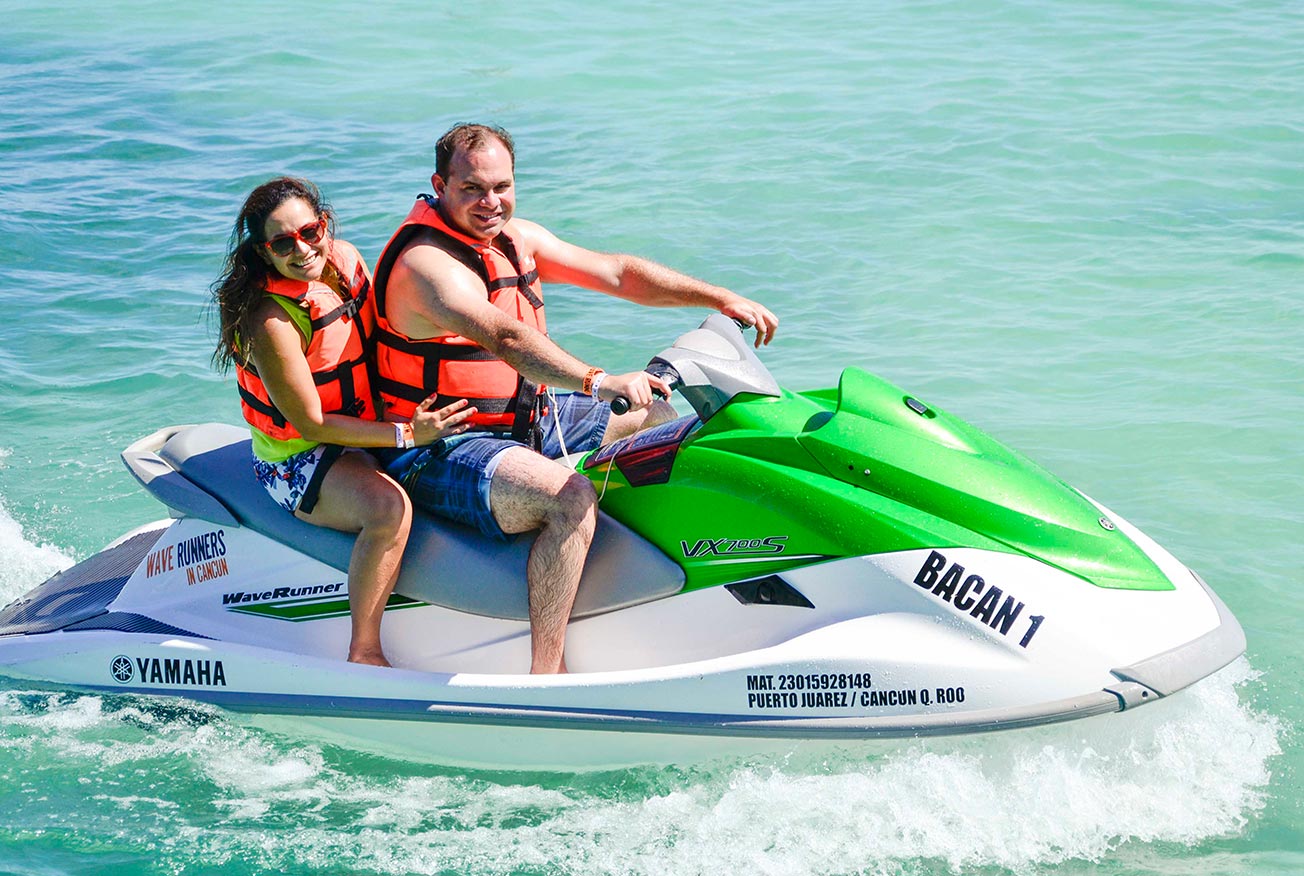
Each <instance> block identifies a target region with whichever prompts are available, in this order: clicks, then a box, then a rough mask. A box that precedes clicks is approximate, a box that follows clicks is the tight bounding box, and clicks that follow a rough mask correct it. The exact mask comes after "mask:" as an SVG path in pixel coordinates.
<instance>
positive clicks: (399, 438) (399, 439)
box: [394, 423, 403, 448]
mask: <svg viewBox="0 0 1304 876" xmlns="http://www.w3.org/2000/svg"><path fill="white" fill-rule="evenodd" d="M394 446H395V447H400V448H401V447H402V446H403V424H402V423H395V424H394Z"/></svg>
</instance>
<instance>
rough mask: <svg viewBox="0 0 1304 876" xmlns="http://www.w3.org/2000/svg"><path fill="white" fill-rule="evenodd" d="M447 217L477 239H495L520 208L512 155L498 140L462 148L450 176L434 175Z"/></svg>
mask: <svg viewBox="0 0 1304 876" xmlns="http://www.w3.org/2000/svg"><path fill="white" fill-rule="evenodd" d="M431 182H433V183H434V186H435V194H436V195H438V196H439V203H440V204H441V206H442V210H443V213H444V218H445V219H447V220H448V222H449V224H451V225H452V226H453V227H454V228H456V229H457V230H458V231H461V232H462V233H463V234H466V235H468V236H470V237H474V238H475V239H476V240H483V241H485V242H488V241H491V240H493V239H494V238H495V237H497V236H498V234H499V232H501V231H502V230H503V226H504V225H506V224H507V220H508V219H511V218H512V212H513V211H514V210H515V209H516V181H515V179H514V178H513V176H512V157H511V155H509V154H508V152H507V149H506V148H505V147H504V146H503V145H502V144H501V143H498V142H496V141H495V142H492V143H490V144H489V145H487V146H484V147H483V148H481V149H476V150H475V151H473V152H467V151H466V150H465V149H458V150H457V151H456V152H454V153H453V157H452V160H450V161H449V162H448V179H444V178H443V177H441V176H440V175H439V174H435V175H434V176H433V177H432V178H431Z"/></svg>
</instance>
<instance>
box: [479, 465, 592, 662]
mask: <svg viewBox="0 0 1304 876" xmlns="http://www.w3.org/2000/svg"><path fill="white" fill-rule="evenodd" d="M489 508H490V510H491V511H492V512H493V515H494V519H495V520H497V521H498V525H499V526H501V527H502V530H503V532H506V533H509V534H510V533H517V532H528V531H529V530H532V529H537V530H539V534H538V536H537V537H536V538H535V540H534V547H533V548H531V549H530V559H529V562H528V565H527V566H526V579H527V584H528V587H529V596H530V655H531V664H530V671H531V672H538V673H547V672H565V671H566V657H565V644H566V624H567V622H568V621H569V620H570V613H571V608H572V606H573V605H574V604H575V592H576V591H577V590H578V589H579V586H580V573H581V572H583V570H584V561H585V559H587V557H588V553H589V544H590V543H591V542H592V541H593V528H594V526H595V525H596V524H597V496H596V494H595V493H594V490H593V484H592V483H591V482H590V481H589V479H588V478H586V477H584V476H583V475H581V474H577V473H576V472H574V471H572V470H570V469H568V468H566V467H565V466H563V465H561V464H559V463H556V462H554V461H552V460H551V459H546V458H544V457H542V456H540V455H539V454H537V453H535V452H533V451H531V450H527V449H525V448H524V447H513V448H511V449H509V450H507V451H505V452H504V453H503V454H502V457H501V458H500V460H499V461H498V465H497V468H496V469H495V470H494V474H493V479H492V481H491V482H490V486H489Z"/></svg>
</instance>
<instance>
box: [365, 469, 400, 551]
mask: <svg viewBox="0 0 1304 876" xmlns="http://www.w3.org/2000/svg"><path fill="white" fill-rule="evenodd" d="M359 499H360V500H361V501H360V502H359V505H360V506H361V507H360V511H361V514H362V526H363V528H364V529H384V530H390V531H393V532H395V533H401V534H403V535H405V536H406V535H407V533H408V530H410V529H411V527H412V500H411V499H409V498H408V494H407V493H405V492H404V491H403V488H402V487H400V486H399V485H398V484H396V483H394V481H392V480H390V479H389V478H388V477H386V476H384V475H383V474H380V473H379V472H377V473H376V477H375V478H374V479H372V480H371V482H370V483H368V485H367V488H366V490H365V491H363V494H362V495H361V496H360V497H359Z"/></svg>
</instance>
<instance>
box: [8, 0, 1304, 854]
mask: <svg viewBox="0 0 1304 876" xmlns="http://www.w3.org/2000/svg"><path fill="white" fill-rule="evenodd" d="M0 13H2V14H3V21H4V27H3V30H2V32H0V240H2V241H3V244H4V245H3V249H0V269H3V276H4V282H3V284H2V285H0V303H3V305H4V308H3V309H4V313H3V316H0V399H3V404H2V405H0V602H4V601H7V600H8V599H10V598H13V597H16V596H18V595H20V594H21V593H23V592H24V591H25V590H27V589H28V588H29V587H31V586H33V585H34V584H36V583H38V582H39V581H41V580H42V579H43V578H44V577H45V576H47V575H48V574H50V573H51V572H52V571H54V570H56V569H58V568H60V567H62V566H64V565H67V564H69V563H71V562H72V561H74V560H76V559H80V558H82V557H84V556H87V555H89V554H90V553H93V552H94V551H96V550H98V549H99V547H101V546H102V545H103V544H104V543H106V542H107V541H109V540H110V539H112V538H113V537H115V536H116V535H118V534H119V533H120V532H122V531H124V530H126V529H128V528H130V527H133V526H135V525H137V524H139V523H142V522H145V521H148V520H151V519H154V518H156V517H158V516H160V514H161V513H162V512H161V508H160V507H159V506H158V505H156V504H155V503H154V502H153V501H152V500H150V499H148V498H147V497H146V496H144V495H143V494H142V493H141V492H140V491H139V490H138V489H137V488H136V486H135V482H134V481H133V480H132V479H131V478H130V477H129V476H128V475H127V474H126V472H125V470H124V469H123V468H122V466H121V463H120V462H119V461H118V458H117V454H118V451H119V450H120V449H121V448H122V447H123V446H125V445H126V444H127V443H129V442H130V441H131V440H133V439H135V438H137V437H139V436H141V435H143V434H145V433H148V432H150V431H153V430H154V429H156V428H159V427H161V426H164V425H168V424H171V423H178V422H197V421H203V420H211V419H220V420H226V421H229V422H237V421H238V411H237V408H236V404H235V400H234V399H235V393H234V390H233V384H232V381H231V380H230V379H229V378H224V377H222V376H220V375H217V374H215V373H213V372H212V371H211V370H210V369H209V367H208V358H209V355H210V352H211V349H212V336H211V333H210V332H209V330H208V326H207V322H206V317H205V311H204V305H205V302H206V299H207V291H206V290H207V286H208V283H209V282H210V281H211V279H212V278H213V276H214V275H215V274H216V272H217V270H218V267H219V261H220V258H221V254H222V251H223V247H224V242H225V237H226V234H227V233H228V231H229V223H230V222H231V220H232V219H233V218H234V214H235V211H236V209H237V207H238V205H239V202H240V200H241V198H242V197H243V195H244V194H245V193H246V192H247V190H248V189H249V188H251V187H252V186H253V185H254V184H256V183H257V182H260V181H262V180H263V179H265V178H267V177H269V176H271V175H274V174H277V173H282V172H292V173H296V174H302V175H306V176H308V177H311V178H312V179H314V180H315V181H317V182H318V183H319V184H320V185H322V187H323V188H324V189H325V191H326V193H327V194H328V195H329V196H330V198H331V199H332V200H333V202H334V204H335V206H336V208H337V210H338V212H339V214H340V217H341V226H342V231H343V233H344V235H345V236H346V237H348V238H349V239H351V240H352V241H353V242H354V243H355V244H357V246H358V247H359V248H360V249H361V250H362V252H363V253H364V254H366V255H367V256H368V258H370V259H374V257H375V254H376V253H377V252H378V250H379V247H380V245H381V244H382V243H383V242H384V240H385V239H386V238H387V237H388V235H389V233H390V232H391V231H392V229H393V226H394V225H395V224H396V222H397V221H398V219H399V218H401V216H402V214H403V213H404V212H405V211H406V209H407V205H408V203H409V202H410V200H411V198H412V196H413V195H414V194H416V193H417V192H419V191H422V190H425V189H426V187H427V186H428V183H427V179H428V176H429V173H430V170H431V167H430V165H431V163H432V151H433V148H432V147H433V141H434V139H435V138H436V137H437V136H438V135H439V134H440V133H442V131H443V130H444V129H446V128H447V127H448V126H449V125H450V124H452V123H453V122H455V121H459V120H463V119H479V120H490V121H494V122H498V123H501V124H503V125H505V126H506V127H508V128H509V129H510V130H512V131H513V133H514V134H515V135H516V138H517V143H518V156H519V162H520V166H519V176H518V182H519V188H520V195H519V212H520V214H521V215H523V216H526V217H528V218H533V219H536V220H538V221H541V222H542V223H544V224H545V225H547V226H548V227H550V228H552V229H553V230H554V231H556V232H558V233H559V234H561V235H562V236H563V237H566V238H568V239H570V240H573V241H575V242H577V243H580V244H583V245H587V246H590V247H593V248H598V249H611V250H628V251H634V252H638V253H641V254H644V255H648V256H651V257H653V258H656V259H658V260H661V261H664V262H666V263H669V264H671V265H673V266H675V267H678V268H681V269H683V270H686V271H688V272H690V273H694V274H697V275H699V276H703V277H706V278H708V279H711V280H714V281H716V282H719V283H722V284H724V285H728V286H730V287H731V288H734V289H736V290H737V291H739V292H742V293H744V294H747V295H751V296H754V297H756V298H759V299H761V300H763V301H765V302H766V303H767V304H769V305H770V306H771V307H772V308H773V309H774V310H775V311H776V312H778V313H779V314H780V316H781V317H782V319H783V326H782V328H781V331H780V336H779V338H778V340H777V341H776V343H775V344H774V345H773V346H772V347H771V348H769V349H768V350H767V351H766V352H765V354H764V357H765V361H766V363H767V364H768V365H769V366H770V367H771V368H772V370H773V371H774V372H775V374H776V375H777V376H778V377H779V379H780V381H781V382H783V383H784V384H785V385H788V386H792V387H794V388H808V387H814V386H821V385H830V384H832V383H834V382H835V381H836V377H837V373H838V371H839V369H840V368H841V367H842V366H844V365H849V364H856V365H859V366H861V367H865V368H868V369H870V370H872V371H876V372H878V373H880V374H882V375H883V376H885V377H887V378H888V379H890V380H892V381H893V382H895V383H898V384H901V385H904V386H907V387H909V388H910V389H911V390H912V391H914V392H915V393H916V394H918V395H920V396H921V397H923V398H925V399H927V400H929V401H930V402H931V403H934V404H936V405H938V406H941V407H944V408H946V409H948V410H950V411H953V412H955V413H957V414H960V415H962V416H964V417H966V418H967V419H969V420H971V421H973V422H975V423H976V424H977V425H979V426H981V427H982V428H984V429H985V430H987V431H988V432H990V433H992V434H994V435H995V436H997V437H998V438H1000V439H1002V440H1004V441H1005V442H1007V443H1009V444H1010V445H1012V446H1014V447H1016V448H1018V449H1020V450H1022V451H1024V452H1025V453H1026V454H1028V455H1029V456H1031V457H1033V458H1034V459H1036V460H1037V461H1039V462H1041V463H1043V464H1045V465H1046V466H1047V467H1049V468H1050V469H1051V470H1053V471H1055V472H1057V473H1059V474H1060V475H1062V476H1063V477H1065V478H1066V479H1067V480H1069V481H1070V482H1071V483H1074V484H1076V485H1078V486H1079V487H1080V488H1082V489H1083V490H1085V491H1086V492H1088V493H1090V494H1091V495H1093V496H1094V497H1095V498H1097V499H1099V500H1100V501H1102V502H1103V503H1104V504H1106V505H1108V506H1110V507H1112V508H1114V509H1116V510H1117V511H1118V512H1119V513H1121V514H1123V515H1124V516H1126V517H1127V518H1129V519H1130V520H1132V521H1133V522H1134V523H1136V524H1138V525H1140V526H1141V527H1142V528H1143V529H1145V530H1146V531H1147V532H1149V533H1150V534H1152V535H1153V536H1155V537H1156V538H1157V539H1158V540H1159V541H1160V542H1161V543H1163V544H1165V545H1166V546H1167V547H1168V548H1169V549H1170V550H1172V551H1173V552H1174V553H1175V554H1176V555H1177V556H1178V557H1180V558H1181V559H1183V560H1185V561H1186V562H1188V563H1189V564H1190V565H1192V566H1193V567H1194V568H1196V569H1198V570H1199V571H1200V572H1201V574H1202V575H1203V576H1204V577H1205V578H1206V579H1207V580H1208V581H1209V582H1210V583H1211V584H1212V585H1213V586H1214V587H1215V588H1216V589H1217V590H1218V591H1219V593H1220V594H1221V595H1222V596H1223V598H1224V599H1225V600H1226V601H1227V602H1228V604H1229V605H1230V606H1231V608H1232V610H1233V611H1234V612H1235V613H1236V614H1237V616H1238V617H1239V618H1240V620H1241V621H1242V623H1243V625H1244V626H1245V629H1246V633H1247V635H1248V637H1249V652H1248V658H1247V659H1246V660H1244V661H1241V662H1239V663H1237V664H1234V665H1233V666H1232V667H1229V669H1228V670H1226V671H1224V672H1223V673H1221V674H1220V675H1218V676H1215V677H1214V678H1212V679H1209V680H1208V681H1206V682H1204V683H1202V684H1201V685H1199V686H1197V687H1196V688H1194V689H1192V690H1190V691H1188V692H1186V693H1184V694H1182V695H1181V696H1178V697H1175V698H1173V699H1171V700H1168V701H1165V702H1163V703H1159V704H1156V705H1154V706H1150V707H1147V708H1146V709H1144V710H1141V711H1139V712H1136V713H1129V714H1127V715H1121V716H1118V717H1117V719H1116V720H1113V721H1101V722H1085V723H1078V724H1073V725H1067V726H1063V727H1056V728H1049V729H1045V730H1040V731H1036V732H1032V733H1024V734H1015V735H1002V736H994V737H983V738H977V739H965V740H959V741H954V740H952V741H947V740H939V741H933V742H928V743H926V744H923V743H920V744H910V745H903V746H902V747H901V748H899V749H897V750H893V751H889V752H887V753H877V754H872V755H871V754H866V753H848V754H846V755H845V756H838V757H831V758H827V759H815V758H812V757H808V756H806V755H804V753H802V752H797V753H795V754H794V755H793V756H792V757H791V758H787V759H778V760H765V761H753V762H749V763H722V764H715V765H709V766H707V767H701V768H693V769H688V768H684V769H641V770H629V771H621V772H614V773H601V774H596V775H544V774H538V775H535V774H527V775H520V774H506V773H493V772H469V771H465V770H456V769H450V768H440V767H433V766H414V765H412V764H408V763H404V762H400V761H391V760H385V759H380V758H376V757H373V756H369V755H364V754H361V753H358V752H354V751H350V750H348V749H346V748H340V747H337V746H332V745H327V744H324V743H322V742H319V741H317V740H314V739H312V738H310V737H309V738H302V737H300V738H292V737H285V736H280V735H276V734H272V733H269V732H265V731H261V730H257V729H254V728H251V727H249V726H246V725H244V724H242V723H240V722H239V721H238V720H236V719H234V718H233V717H231V716H229V715H226V714H224V713H221V712H218V711H214V710H210V709H208V708H206V707H199V706H193V707H187V706H184V705H179V706H159V705H157V704H154V703H148V702H144V701H139V700H133V699H130V698H119V697H84V696H74V695H68V694H60V693H54V692H50V691H43V690H41V689H39V687H33V686H31V685H24V684H16V683H12V682H10V683H5V684H4V685H3V686H0V813H2V814H3V817H0V873H4V874H24V876H28V874H31V876H35V874H41V876H49V874H92V873H93V874H103V873H107V874H140V873H149V874H154V873H158V874H182V873H185V874H197V873H218V872H220V873H224V874H245V873H248V874H252V873H264V872H278V871H279V872H292V873H313V874H343V873H359V874H408V873H449V874H452V873H459V874H460V873H476V874H561V873H566V874H570V873H577V874H607V873H638V874H696V873H702V874H706V873H712V874H714V873H732V872H754V873H764V874H805V873H818V874H853V873H855V874H859V873H869V874H880V873H881V874H932V873H962V874H1005V873H1018V874H1024V873H1056V874H1120V873H1126V874H1172V873H1182V874H1189V873H1195V874H1258V873H1293V872H1304V791H1302V790H1301V786H1302V785H1304V782H1302V781H1301V769H1302V768H1304V756H1302V755H1301V753H1300V749H1299V746H1298V730H1297V728H1298V726H1299V723H1300V721H1301V719H1302V718H1304V705H1301V703H1304V673H1302V672H1301V670H1300V668H1299V665H1300V664H1299V662H1298V654H1299V647H1298V644H1297V642H1298V638H1297V633H1296V628H1297V624H1298V622H1299V619H1300V617H1301V616H1302V615H1304V596H1301V594H1300V590H1299V584H1300V579H1301V573H1300V562H1301V561H1300V552H1301V543H1302V542H1304V537H1302V536H1304V502H1301V499H1300V497H1301V496H1304V465H1302V464H1301V460H1304V376H1302V375H1304V352H1302V351H1301V347H1302V346H1304V345H1302V344H1301V340H1304V296H1301V294H1300V292H1301V280H1302V279H1304V270H1302V269H1304V173H1301V169H1300V163H1301V160H1302V159H1304V104H1301V101H1300V97H1299V96H1300V94H1301V93H1304V54H1301V50H1300V48H1299V47H1300V46H1301V45H1304V9H1302V8H1301V7H1300V6H1299V5H1298V4H1294V3H1272V2H1248V0H1246V2H1231V0H1229V2H1217V3H1215V2H1209V3H1177V2H1135V3H1124V2H1102V3H1092V4H1076V5H1073V4H1043V3H1032V2H1009V3H962V2H957V0H938V2H924V3H920V2H911V3H906V2H883V3H872V4H859V3H850V2H848V3H835V2H814V3H808V4H800V5H798V4H787V3H776V2H769V0H756V2H753V3H752V4H749V5H748V6H746V7H741V6H739V5H737V4H725V3H718V2H711V0H706V2H699V3H694V4H691V5H685V6H683V7H680V8H675V7H672V6H666V5H664V4H650V3H635V4H622V5H619V6H617V7H613V8H599V7H596V6H595V7H590V6H589V5H587V4H581V3H577V2H574V0H552V2H546V3H537V4H528V5H526V4H503V3H484V4H478V5H473V6H466V5H465V4H463V5H462V6H461V7H460V8H459V9H458V10H454V9H452V8H439V7H438V6H437V5H435V4H415V3H400V4H385V5H383V6H382V5H381V4H375V5H374V8H372V9H368V10H366V11H365V12H359V11H357V10H349V9H345V8H342V5H341V4H331V3H324V4H316V5H310V6H304V7H295V6H285V5H280V6H277V5H265V4H252V3H238V4H234V5H224V6H222V7H221V8H219V7H218V6H217V5H213V6H211V7H198V6H196V7H194V8H186V9H178V8H175V7H174V6H173V5H171V4H163V3H152V2H135V3H116V4H111V5H108V6H105V5H102V4H98V5H91V4H86V5H84V6H80V7H79V6H77V5H75V4H74V5H62V6H49V7H47V8H39V9H37V8H33V4H18V3H0ZM550 301H551V302H552V303H551V304H550V308H549V321H550V327H551V328H552V330H553V334H554V336H555V337H557V338H558V339H560V340H562V341H563V342H564V343H565V344H566V345H567V346H569V347H570V348H571V349H573V350H574V351H575V352H576V353H578V354H580V355H582V356H584V357H587V358H590V359H594V360H597V361H599V362H601V363H603V364H604V365H605V366H606V367H608V368H610V369H624V368H633V367H637V366H639V365H641V364H642V363H643V361H645V359H646V357H647V356H648V355H649V354H650V353H652V352H655V350H656V349H658V348H659V347H660V346H662V345H664V344H665V343H666V342H667V341H668V340H669V339H671V338H672V337H674V336H675V335H676V334H678V333H679V332H681V331H682V330H684V329H685V328H686V327H689V326H691V325H693V324H695V321H696V320H697V319H698V314H690V313H685V312H677V311H672V310H658V311H651V310H643V309H638V308H634V307H632V306H630V305H626V304H623V303H620V302H616V301H608V300H600V301H599V300H594V299H593V297H592V296H591V295H589V294H588V293H583V292H579V291H570V290H554V292H553V295H552V298H551V299H550Z"/></svg>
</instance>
